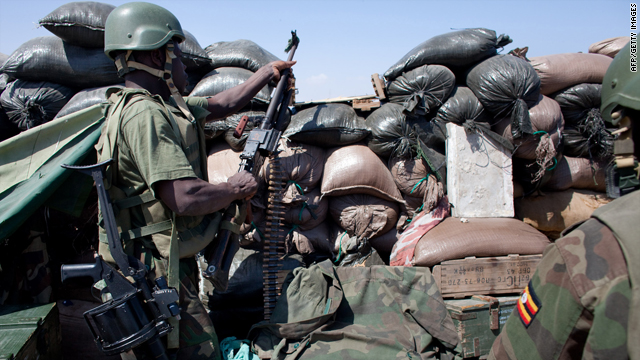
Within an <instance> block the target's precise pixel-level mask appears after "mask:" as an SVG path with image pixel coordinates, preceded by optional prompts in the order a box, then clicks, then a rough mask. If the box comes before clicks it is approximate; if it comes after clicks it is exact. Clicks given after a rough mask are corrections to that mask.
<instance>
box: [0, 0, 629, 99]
mask: <svg viewBox="0 0 640 360" xmlns="http://www.w3.org/2000/svg"><path fill="white" fill-rule="evenodd" d="M67 2H68V1H59V0H20V1H17V0H0V53H3V54H6V55H10V54H11V53H12V52H13V51H14V50H16V49H17V48H18V47H19V46H20V45H21V44H22V43H24V42H26V41H28V40H30V39H32V38H35V37H39V36H50V35H51V33H49V32H48V31H47V30H46V29H44V28H38V20H40V19H41V18H43V17H44V16H46V15H47V14H48V13H49V12H51V11H53V10H55V9H56V8H57V7H58V6H60V5H63V4H66V3H67ZM103 2H105V3H110V4H113V5H116V6H117V5H120V4H123V3H126V2H128V1H120V0H108V1H103ZM150 2H153V3H156V4H158V5H161V6H163V7H165V8H167V9H168V10H170V11H171V12H173V13H174V14H175V15H176V16H177V17H178V19H179V20H180V22H181V24H182V27H183V28H184V29H185V30H187V31H189V32H191V33H192V34H193V35H194V36H195V37H196V39H197V40H198V42H199V43H200V45H201V46H202V47H203V48H204V47H206V46H207V45H210V44H212V43H215V42H219V41H233V40H238V39H249V40H252V41H254V42H256V43H257V44H258V45H260V46H262V47H263V48H265V49H266V50H268V51H270V52H271V53H273V54H275V55H277V56H279V57H281V58H282V59H284V58H286V54H285V53H284V51H283V50H284V48H285V46H286V43H287V40H288V38H289V37H290V31H291V30H297V31H298V36H299V37H300V45H299V48H298V52H297V53H296V60H298V64H297V65H296V66H295V67H294V73H295V75H296V78H297V80H296V84H297V87H298V89H299V94H298V95H297V97H296V100H297V101H309V100H320V99H326V98H333V97H338V96H359V95H369V94H373V93H374V92H373V87H372V86H371V74H373V73H379V74H380V75H382V74H383V73H384V72H385V71H386V70H387V69H388V68H389V67H390V66H391V65H393V64H395V63H396V61H398V60H399V59H400V58H402V57H403V56H404V55H405V54H406V53H407V52H408V51H409V50H411V49H412V48H414V47H415V46H416V45H418V44H420V43H422V42H423V41H425V40H427V39H429V38H431V37H433V36H436V35H440V34H444V33H447V32H449V31H452V30H459V29H464V28H474V27H484V28H488V29H491V30H495V31H496V33H497V34H498V35H499V34H506V35H509V36H510V37H511V38H512V39H513V43H511V44H510V45H508V46H506V47H505V48H504V50H503V51H502V52H503V53H507V52H508V51H510V50H512V49H514V48H521V47H525V46H528V47H529V52H528V57H534V56H542V55H550V54H557V53H565V52H587V51H588V48H589V45H591V44H592V43H594V42H598V41H601V40H604V39H607V38H611V37H617V36H629V33H630V2H628V1H619V0H610V1H605V0H601V1H584V0H583V1H569V0H541V1H507V0H502V1H455V0H454V1H446V2H445V1H426V0H410V1H402V0H396V1H376V0H367V1H365V0H340V1H326V0H325V1H315V0H295V1H294V0H290V1H258V0H254V1H246V0H245V1H243V0H235V1H229V0H217V1H214V0H180V1H175V0H174V1H164V0H152V1H150Z"/></svg>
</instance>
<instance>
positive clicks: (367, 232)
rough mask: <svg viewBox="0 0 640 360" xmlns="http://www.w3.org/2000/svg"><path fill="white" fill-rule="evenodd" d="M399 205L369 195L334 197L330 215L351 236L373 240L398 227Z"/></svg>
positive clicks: (331, 201) (331, 199) (330, 202)
mask: <svg viewBox="0 0 640 360" xmlns="http://www.w3.org/2000/svg"><path fill="white" fill-rule="evenodd" d="M399 212H400V208H399V205H398V204H397V203H396V202H393V201H388V200H383V199H380V198H378V197H375V196H372V195H367V194H352V195H343V196H334V197H331V198H330V199H329V213H330V214H331V218H332V219H333V220H334V221H335V222H336V223H337V224H338V225H340V227H341V228H342V229H344V230H346V231H347V233H348V234H349V236H356V237H358V238H367V239H373V238H375V237H377V236H380V235H382V234H384V233H386V232H388V231H390V230H391V229H392V228H394V227H395V226H396V223H397V222H398V214H399Z"/></svg>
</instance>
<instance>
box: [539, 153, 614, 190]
mask: <svg viewBox="0 0 640 360" xmlns="http://www.w3.org/2000/svg"><path fill="white" fill-rule="evenodd" d="M605 168H606V164H605V163H604V162H603V161H593V162H592V161H591V160H589V159H584V158H574V157H568V156H563V157H562V158H561V159H560V160H558V166H557V167H556V168H555V169H554V170H553V172H552V173H551V178H550V179H549V181H548V182H547V183H546V184H545V185H544V188H545V189H549V190H555V191H560V190H567V189H569V188H574V189H589V190H594V191H598V192H606V191H607V187H606V185H605Z"/></svg>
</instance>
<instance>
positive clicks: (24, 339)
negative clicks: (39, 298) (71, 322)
mask: <svg viewBox="0 0 640 360" xmlns="http://www.w3.org/2000/svg"><path fill="white" fill-rule="evenodd" d="M61 343H62V338H61V335H60V319H59V318H58V307H57V306H56V303H51V304H45V305H42V304H39V305H34V304H30V305H3V306H0V359H2V360H13V359H52V360H53V359H61V358H62V348H61Z"/></svg>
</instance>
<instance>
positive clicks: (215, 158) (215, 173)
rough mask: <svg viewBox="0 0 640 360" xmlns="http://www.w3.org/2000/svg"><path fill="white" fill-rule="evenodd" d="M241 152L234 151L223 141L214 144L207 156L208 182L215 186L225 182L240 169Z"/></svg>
mask: <svg viewBox="0 0 640 360" xmlns="http://www.w3.org/2000/svg"><path fill="white" fill-rule="evenodd" d="M241 153H242V152H241V151H235V150H233V149H232V148H231V146H229V144H227V143H226V142H224V141H217V142H215V143H214V144H213V145H212V146H211V148H210V149H209V154H208V155H207V173H208V174H209V182H210V183H212V184H214V185H216V184H221V183H225V182H227V179H229V178H230V177H231V176H233V174H235V173H237V172H238V168H239V167H240V154H241Z"/></svg>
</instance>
